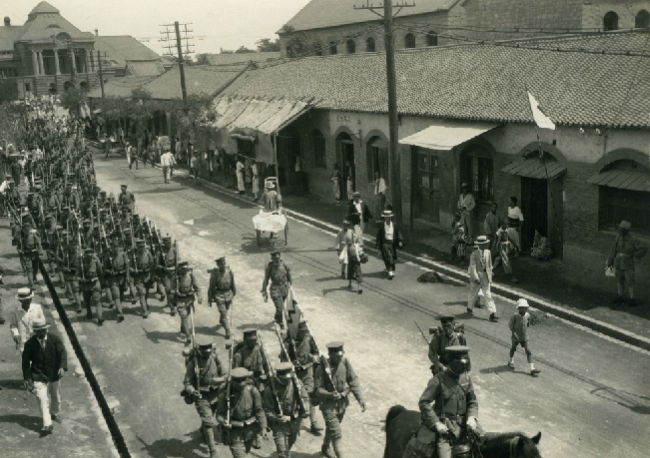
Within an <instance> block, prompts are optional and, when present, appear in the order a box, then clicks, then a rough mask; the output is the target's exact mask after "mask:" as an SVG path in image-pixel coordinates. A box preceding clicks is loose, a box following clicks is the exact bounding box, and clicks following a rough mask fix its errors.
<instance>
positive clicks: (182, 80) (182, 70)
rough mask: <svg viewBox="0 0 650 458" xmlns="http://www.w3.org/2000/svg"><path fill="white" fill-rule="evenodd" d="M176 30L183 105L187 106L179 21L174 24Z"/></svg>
mask: <svg viewBox="0 0 650 458" xmlns="http://www.w3.org/2000/svg"><path fill="white" fill-rule="evenodd" d="M174 28H175V29H176V48H177V50H178V68H179V69H180V71H181V92H182V93H183V103H184V104H185V106H187V87H186V86H185V65H183V48H182V47H181V28H180V26H179V25H178V21H176V22H174Z"/></svg>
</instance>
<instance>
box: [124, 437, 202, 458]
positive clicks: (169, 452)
mask: <svg viewBox="0 0 650 458" xmlns="http://www.w3.org/2000/svg"><path fill="white" fill-rule="evenodd" d="M136 437H137V439H138V440H139V441H140V443H141V444H142V449H141V450H142V451H145V452H146V453H147V454H148V456H150V457H151V458H168V457H172V456H179V457H180V456H197V454H196V451H197V450H198V449H200V450H201V452H202V453H201V455H204V454H205V453H206V450H207V446H206V445H204V444H203V440H202V439H201V433H200V432H199V431H194V432H191V433H188V434H186V435H185V437H190V440H189V441H182V440H181V439H176V438H174V439H159V440H157V441H154V442H152V443H151V444H147V443H146V442H145V441H144V440H142V438H141V437H139V436H136Z"/></svg>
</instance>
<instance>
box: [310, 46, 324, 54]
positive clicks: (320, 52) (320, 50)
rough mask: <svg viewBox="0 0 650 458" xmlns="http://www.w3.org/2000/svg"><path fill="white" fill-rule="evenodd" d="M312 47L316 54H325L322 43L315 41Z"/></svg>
mask: <svg viewBox="0 0 650 458" xmlns="http://www.w3.org/2000/svg"><path fill="white" fill-rule="evenodd" d="M311 47H312V52H313V53H314V56H322V55H323V47H322V45H321V44H320V43H314V44H313V45H311Z"/></svg>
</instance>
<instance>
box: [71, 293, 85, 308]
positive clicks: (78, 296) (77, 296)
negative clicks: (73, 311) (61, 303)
mask: <svg viewBox="0 0 650 458" xmlns="http://www.w3.org/2000/svg"><path fill="white" fill-rule="evenodd" d="M72 297H73V298H74V302H75V304H77V313H81V312H82V311H83V307H82V306H81V293H75V292H74V291H72Z"/></svg>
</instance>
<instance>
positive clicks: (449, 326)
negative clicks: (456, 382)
mask: <svg viewBox="0 0 650 458" xmlns="http://www.w3.org/2000/svg"><path fill="white" fill-rule="evenodd" d="M440 323H441V325H442V328H440V327H437V326H434V327H431V328H429V334H431V335H432V337H431V342H429V361H431V373H432V374H433V375H434V376H435V375H436V374H439V373H441V372H443V371H444V370H445V369H447V365H448V364H449V356H448V355H447V351H446V349H447V347H451V346H454V345H467V341H466V340H465V334H464V333H463V332H462V331H456V326H455V323H454V317H453V316H452V315H446V316H442V317H440Z"/></svg>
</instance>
